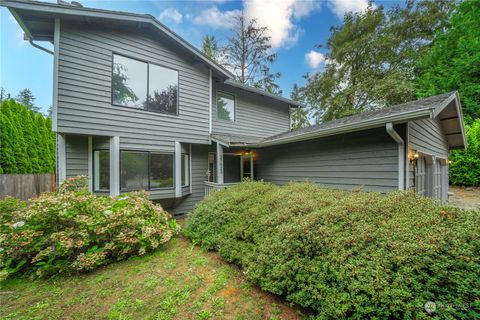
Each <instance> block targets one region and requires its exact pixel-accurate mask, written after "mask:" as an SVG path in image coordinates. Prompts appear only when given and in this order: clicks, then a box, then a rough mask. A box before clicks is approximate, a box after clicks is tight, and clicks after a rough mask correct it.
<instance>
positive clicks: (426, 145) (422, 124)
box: [408, 119, 448, 158]
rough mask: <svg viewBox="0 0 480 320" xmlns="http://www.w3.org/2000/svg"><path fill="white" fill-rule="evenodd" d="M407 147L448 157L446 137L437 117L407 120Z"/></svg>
mask: <svg viewBox="0 0 480 320" xmlns="http://www.w3.org/2000/svg"><path fill="white" fill-rule="evenodd" d="M408 133H409V136H408V141H409V147H410V149H413V150H418V151H420V152H424V153H427V154H430V155H435V156H438V157H442V158H447V157H448V145H447V139H446V138H445V135H444V134H443V131H442V127H441V125H440V122H439V121H438V120H437V119H422V120H416V121H412V122H409V128H408Z"/></svg>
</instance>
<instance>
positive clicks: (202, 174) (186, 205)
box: [171, 145, 214, 214]
mask: <svg viewBox="0 0 480 320" xmlns="http://www.w3.org/2000/svg"><path fill="white" fill-rule="evenodd" d="M212 151H214V147H213V146H202V145H192V193H191V194H190V195H187V196H185V197H184V198H183V199H180V200H179V201H178V203H177V206H176V207H174V208H173V209H172V210H171V211H172V213H173V214H183V213H187V212H190V211H192V210H193V208H194V207H195V204H197V202H199V201H201V200H202V199H203V197H204V196H205V184H204V182H205V180H207V174H206V172H207V166H208V164H207V161H208V152H212Z"/></svg>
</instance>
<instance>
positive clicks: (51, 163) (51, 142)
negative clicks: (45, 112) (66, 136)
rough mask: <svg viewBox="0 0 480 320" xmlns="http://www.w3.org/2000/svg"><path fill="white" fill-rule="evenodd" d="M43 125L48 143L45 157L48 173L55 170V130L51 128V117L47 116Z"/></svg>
mask: <svg viewBox="0 0 480 320" xmlns="http://www.w3.org/2000/svg"><path fill="white" fill-rule="evenodd" d="M45 127H46V130H47V135H46V139H47V144H48V151H49V152H48V159H46V161H47V163H48V168H49V169H48V173H53V172H55V164H56V154H57V149H56V136H55V132H53V130H52V118H51V117H48V118H46V119H45Z"/></svg>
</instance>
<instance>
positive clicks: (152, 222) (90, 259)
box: [0, 177, 178, 280]
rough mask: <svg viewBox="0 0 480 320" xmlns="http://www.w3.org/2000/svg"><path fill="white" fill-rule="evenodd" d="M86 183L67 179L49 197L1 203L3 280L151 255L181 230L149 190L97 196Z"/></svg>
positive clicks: (86, 268) (81, 269)
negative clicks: (151, 199) (154, 200)
mask: <svg viewBox="0 0 480 320" xmlns="http://www.w3.org/2000/svg"><path fill="white" fill-rule="evenodd" d="M86 181H87V180H86V177H78V178H72V179H68V180H67V181H65V182H64V183H63V184H62V185H61V186H60V188H59V189H60V190H62V192H58V193H44V194H42V195H41V196H40V197H39V198H37V199H32V200H30V201H29V202H28V205H27V203H24V202H21V201H19V200H16V199H13V198H9V197H7V198H6V199H4V200H2V201H0V280H2V278H6V277H9V276H13V275H30V276H32V277H47V276H52V275H55V274H61V273H72V272H87V271H91V270H93V269H96V268H98V267H100V266H103V265H106V264H108V263H111V262H114V261H118V260H122V259H125V258H127V257H129V256H132V255H142V254H144V253H146V252H148V251H152V250H154V249H156V248H158V247H159V246H160V245H161V244H162V243H165V242H167V241H168V240H170V238H171V237H172V236H173V235H174V234H175V233H176V232H177V231H178V227H177V225H176V223H175V220H171V219H170V215H169V214H168V213H167V212H166V211H164V210H163V209H162V207H161V206H160V205H158V204H153V203H152V202H151V201H150V200H149V199H148V196H147V194H146V193H145V192H144V191H142V192H131V193H127V194H123V195H121V196H119V197H114V198H112V197H104V196H96V195H94V194H92V193H90V192H88V191H86V188H85V183H86Z"/></svg>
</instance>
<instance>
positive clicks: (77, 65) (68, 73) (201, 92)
mask: <svg viewBox="0 0 480 320" xmlns="http://www.w3.org/2000/svg"><path fill="white" fill-rule="evenodd" d="M59 47H60V56H59V71H58V72H59V74H58V131H59V132H63V133H77V134H89V135H100V136H102V135H103V136H119V137H120V147H121V148H122V149H139V150H165V151H173V150H174V141H175V140H178V141H181V142H186V143H187V142H191V143H207V142H208V121H209V120H208V94H209V91H208V71H207V70H206V68H204V67H203V66H201V65H200V64H195V63H194V62H193V59H192V58H186V57H184V56H181V55H180V54H178V53H177V52H175V51H174V50H173V49H169V48H168V47H167V46H166V45H164V44H162V43H161V42H160V41H157V40H154V39H151V38H149V37H147V36H142V34H141V33H140V32H136V33H133V32H129V31H116V30H110V29H108V28H98V27H95V26H91V27H88V26H85V25H81V26H77V25H74V24H66V23H63V24H62V25H61V32H60V46H59ZM113 52H115V53H119V54H124V55H127V56H129V57H132V58H137V59H141V60H144V61H149V62H152V63H155V64H159V65H163V66H166V67H169V68H172V69H176V70H178V72H179V115H178V116H176V115H168V114H161V113H154V112H148V111H142V110H136V109H131V108H127V107H119V106H113V105H112V104H111V98H112V97H111V74H112V54H113ZM145 81H146V79H145Z"/></svg>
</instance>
